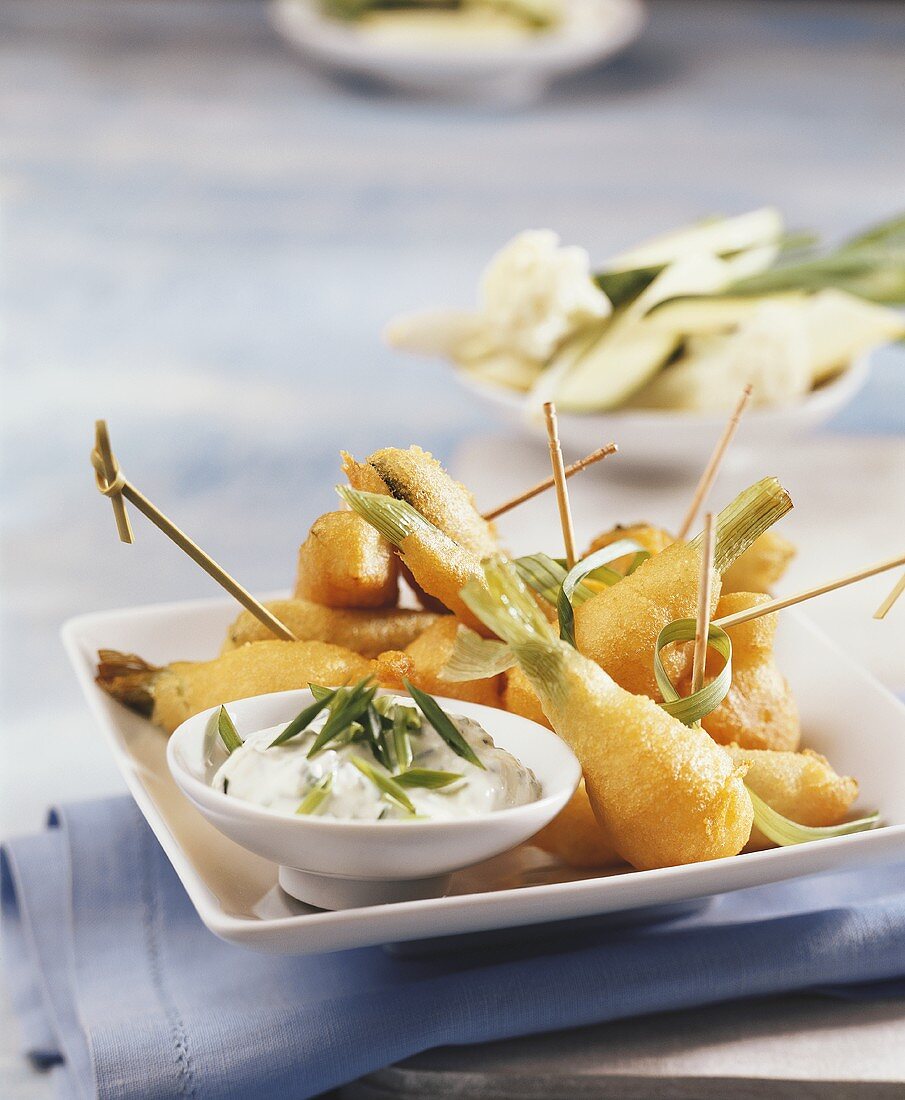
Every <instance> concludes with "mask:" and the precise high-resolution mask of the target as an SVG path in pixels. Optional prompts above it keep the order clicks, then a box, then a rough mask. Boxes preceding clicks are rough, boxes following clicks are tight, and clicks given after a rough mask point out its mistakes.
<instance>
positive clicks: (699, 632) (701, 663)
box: [691, 512, 716, 692]
mask: <svg viewBox="0 0 905 1100" xmlns="http://www.w3.org/2000/svg"><path fill="white" fill-rule="evenodd" d="M715 549H716V539H715V538H714V529H713V513H712V512H708V513H707V515H706V516H705V518H704V545H703V547H702V552H701V574H700V579H699V581H698V614H697V620H696V622H695V631H694V660H693V663H692V673H691V690H692V692H695V691H700V690H701V688H702V687H703V686H704V668H705V666H706V664H707V638H708V635H709V634H710V604H711V601H712V599H713V556H714V550H715Z"/></svg>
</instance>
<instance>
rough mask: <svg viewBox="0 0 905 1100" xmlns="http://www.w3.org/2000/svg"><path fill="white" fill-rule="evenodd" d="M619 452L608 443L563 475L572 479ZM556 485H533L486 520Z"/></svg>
mask: <svg viewBox="0 0 905 1100" xmlns="http://www.w3.org/2000/svg"><path fill="white" fill-rule="evenodd" d="M618 450H619V448H618V447H617V446H616V444H615V443H607V444H606V446H605V447H598V448H597V450H596V451H591V453H590V454H589V455H585V456H584V458H580V459H579V460H578V461H577V462H571V463H569V465H568V466H566V468H565V469H564V470H563V474H564V475H565V476H566V477H567V478H570V477H571V476H572V475H573V474H577V473H580V472H581V471H582V470H586V469H587V468H588V466H593V465H594V463H595V462H599V461H600V460H601V459H602V458H606V456H607V455H612V454H615V453H616V452H617V451H618ZM555 483H556V482H555V479H554V478H552V477H546V478H544V480H543V481H539V482H538V483H537V484H536V485H532V486H531V488H530V489H526V490H525V491H524V492H523V493H519V495H518V496H516V497H510V499H509V500H507V501H504V502H503V503H502V504H500V505H498V506H497V507H496V508H492V509H491V510H490V511H489V512H485V513H484V519H486V520H492V519H496V518H497V517H498V516H502V515H503V514H504V513H505V512H511V511H512V509H513V508H518V506H519V505H520V504H524V503H525V501H526V500H531V499H532V498H533V497H536V496H540V494H541V493H545V492H546V491H547V490H548V489H552V488H553V486H554V485H555Z"/></svg>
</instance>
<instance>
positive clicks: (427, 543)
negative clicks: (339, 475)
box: [337, 485, 487, 634]
mask: <svg viewBox="0 0 905 1100" xmlns="http://www.w3.org/2000/svg"><path fill="white" fill-rule="evenodd" d="M337 492H338V493H339V495H340V496H341V497H342V498H343V500H344V501H345V502H346V503H347V504H348V505H349V506H350V508H352V510H353V511H354V512H356V513H357V514H358V515H360V516H361V517H362V518H363V519H366V520H367V521H368V523H370V524H371V525H372V526H373V527H374V528H375V529H376V530H377V531H378V532H379V533H380V534H381V535H382V536H383V537H384V538H385V539H387V541H388V542H391V543H392V544H393V545H394V546H395V547H396V549H397V550H398V552H399V556H400V557H401V558H402V563H403V565H405V566H407V567H408V568H409V569H410V570H411V572H412V573H413V575H414V576H415V579H416V580H417V581H418V583H419V584H420V585H421V586H422V587H423V588H424V589H425V591H427V592H429V593H430V594H431V595H432V596H435V597H436V598H437V599H438V600H440V601H441V603H442V604H443V606H444V607H447V608H449V610H450V611H451V612H452V613H453V614H454V615H455V616H456V617H457V618H458V619H459V620H460V621H461V622H463V623H465V625H466V626H470V627H471V628H472V629H473V630H477V631H478V632H479V633H481V634H487V629H486V627H485V626H484V624H483V623H482V622H480V620H479V619H477V618H476V617H475V616H474V615H473V614H472V613H471V611H470V610H469V609H468V607H466V606H465V604H464V603H463V601H462V597H461V595H460V593H461V590H462V588H463V587H464V586H465V584H466V582H467V581H469V580H471V579H473V578H474V579H480V578H481V577H483V572H482V570H481V561H480V558H478V556H477V555H476V554H475V553H474V551H472V550H469V549H467V548H466V547H464V546H460V545H459V543H457V542H454V541H453V540H452V539H451V538H450V537H449V535H447V534H445V533H444V532H443V531H441V530H440V529H439V528H438V527H436V526H435V525H434V524H433V523H431V522H430V521H429V520H427V519H425V517H424V516H422V515H421V513H420V512H417V511H415V509H414V508H413V507H412V506H411V505H410V504H408V503H407V502H406V501H404V500H395V499H393V498H392V497H389V496H385V495H383V494H381V493H367V492H360V491H359V490H357V489H349V488H347V487H346V486H344V485H340V486H339V487H338V488H337Z"/></svg>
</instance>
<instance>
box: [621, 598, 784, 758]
mask: <svg viewBox="0 0 905 1100" xmlns="http://www.w3.org/2000/svg"><path fill="white" fill-rule="evenodd" d="M620 583H624V582H620ZM768 598H769V597H767V596H765V595H763V594H762V593H752V592H733V593H731V594H730V595H728V596H722V597H721V598H720V602H719V603H718V604H717V609H716V613H717V618H719V617H720V616H722V615H734V614H735V613H736V612H737V611H744V610H746V609H747V608H749V607H756V606H758V605H760V604H763V603H766V602H767V600H768ZM776 626H777V617H776V615H775V614H774V615H761V617H760V618H759V619H752V620H751V621H750V622H747V623H739V625H738V626H732V627H730V628H729V629H728V631H727V634H728V635H729V637H730V638H731V639H732V687H730V689H729V694H728V695H727V696H726V698H725V699H724V700H723V701H722V703H720V705H719V706H718V707H717V708H716V710H714V711H712V712H711V713H710V714H708V715H706V716H705V717H704V718H703V719H702V720H701V724H702V725H703V727H704V729H705V730H707V732H708V733H709V734H710V736H711V737H712V738H713V739H714V741H718V742H719V743H720V744H721V745H730V744H732V743H733V742H735V743H736V744H739V745H741V746H742V748H746V749H779V750H785V751H788V752H794V751H795V750H796V749H797V748H798V746H799V743H800V741H801V722H800V721H799V717H798V707H797V706H796V705H795V699H794V698H793V696H792V690H791V688H790V687H789V685H788V682H787V681H786V679H785V677H784V676H783V675H782V673H781V672H780V671H779V669H778V668H777V667H776V658H775V657H774V656H773V639H774V637H775V635H776ZM712 659H713V658H710V657H708V671H713V672H716V671H718V669H719V668H720V667H721V663H722V662H721V659H720V658H719V657H716V658H715V667H713V666H712V665H711V660H712ZM689 675H690V674H689V673H687V672H686V681H687V677H688V676H689ZM687 691H688V685H687V682H686V686H685V688H684V689H682V688H680V693H681V694H686V693H687Z"/></svg>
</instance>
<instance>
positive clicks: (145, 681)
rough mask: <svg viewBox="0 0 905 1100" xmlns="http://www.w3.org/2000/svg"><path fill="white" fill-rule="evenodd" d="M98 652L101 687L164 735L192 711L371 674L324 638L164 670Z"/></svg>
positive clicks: (261, 645) (249, 648)
mask: <svg viewBox="0 0 905 1100" xmlns="http://www.w3.org/2000/svg"><path fill="white" fill-rule="evenodd" d="M98 656H99V663H98V675H97V683H98V684H99V685H100V687H102V688H103V689H104V690H105V691H107V692H108V693H109V694H110V695H112V696H113V697H114V698H115V699H119V700H120V701H121V702H123V703H125V704H126V705H127V706H130V707H132V708H133V709H134V710H138V711H140V712H141V713H143V714H148V715H149V716H150V717H151V720H152V721H153V722H154V723H155V724H156V725H158V726H162V727H163V728H164V729H165V730H166V731H167V732H168V733H172V732H173V730H174V729H176V727H177V726H179V725H180V724H181V723H182V722H184V721H185V720H186V718H190V717H191V716H192V715H193V714H197V713H198V712H199V711H202V710H207V709H208V708H209V707H215V706H219V705H220V704H221V703H230V702H233V701H234V700H236V699H246V698H250V697H251V696H253V695H266V694H268V693H269V692H272V691H290V690H292V689H294V688H304V687H307V686H308V684H309V683H317V684H324V685H327V686H335V685H337V684H344V683H347V682H352V681H356V680H360V679H362V677H364V676H370V675H374V674H375V672H376V666H375V665H374V662H373V661H369V660H366V659H365V658H364V657H362V656H360V655H359V654H357V653H352V652H351V650H348V649H343V648H341V647H340V646H336V645H327V644H326V643H324V642H282V641H269V642H258V643H257V644H256V645H246V646H242V647H241V648H240V649H233V650H231V651H230V652H229V653H224V654H222V655H221V656H220V657H215V658H214V659H213V660H212V661H174V662H173V663H172V664H169V665H166V666H165V667H163V668H156V667H155V666H154V665H149V664H148V663H147V662H145V661H142V660H141V658H140V657H135V656H133V655H129V654H121V653H116V652H114V651H111V650H101V652H100V653H99V654H98Z"/></svg>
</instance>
